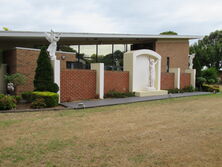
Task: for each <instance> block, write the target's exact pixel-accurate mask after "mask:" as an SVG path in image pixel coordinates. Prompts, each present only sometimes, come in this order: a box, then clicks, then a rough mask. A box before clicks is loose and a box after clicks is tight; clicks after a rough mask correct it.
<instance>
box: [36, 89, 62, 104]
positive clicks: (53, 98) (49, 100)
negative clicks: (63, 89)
mask: <svg viewBox="0 0 222 167" xmlns="http://www.w3.org/2000/svg"><path fill="white" fill-rule="evenodd" d="M32 94H33V100H36V99H38V98H43V99H44V101H45V104H46V107H54V106H57V105H58V101H59V95H58V94H57V93H53V92H37V91H36V92H33V93H32Z"/></svg>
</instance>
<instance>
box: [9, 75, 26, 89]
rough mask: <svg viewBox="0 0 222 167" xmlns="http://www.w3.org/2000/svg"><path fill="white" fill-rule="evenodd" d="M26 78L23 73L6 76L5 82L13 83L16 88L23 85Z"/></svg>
mask: <svg viewBox="0 0 222 167" xmlns="http://www.w3.org/2000/svg"><path fill="white" fill-rule="evenodd" d="M26 79H27V78H26V76H25V75H24V74H21V73H15V74H10V75H5V80H6V82H7V83H13V84H14V85H15V86H18V85H23V84H25V82H26Z"/></svg>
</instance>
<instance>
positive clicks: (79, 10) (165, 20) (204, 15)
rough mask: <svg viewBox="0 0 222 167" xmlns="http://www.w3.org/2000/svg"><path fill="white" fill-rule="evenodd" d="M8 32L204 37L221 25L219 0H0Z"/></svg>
mask: <svg viewBox="0 0 222 167" xmlns="http://www.w3.org/2000/svg"><path fill="white" fill-rule="evenodd" d="M0 26H1V27H2V26H5V27H8V28H9V29H11V30H31V31H48V30H50V29H54V30H55V31H62V32H108V33H139V34H159V33H160V32H162V31H167V30H173V31H176V32H178V33H179V34H191V35H206V34H209V33H210V32H212V31H214V30H216V29H221V27H222V0H156V1H155V0H11V1H10V0H0Z"/></svg>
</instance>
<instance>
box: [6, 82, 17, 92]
mask: <svg viewBox="0 0 222 167" xmlns="http://www.w3.org/2000/svg"><path fill="white" fill-rule="evenodd" d="M7 89H8V91H9V92H14V91H15V87H14V84H13V83H12V82H9V83H8V84H7Z"/></svg>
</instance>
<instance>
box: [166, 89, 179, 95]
mask: <svg viewBox="0 0 222 167" xmlns="http://www.w3.org/2000/svg"><path fill="white" fill-rule="evenodd" d="M168 93H169V94H170V93H172V94H174V93H181V90H180V89H178V88H175V89H169V90H168Z"/></svg>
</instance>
